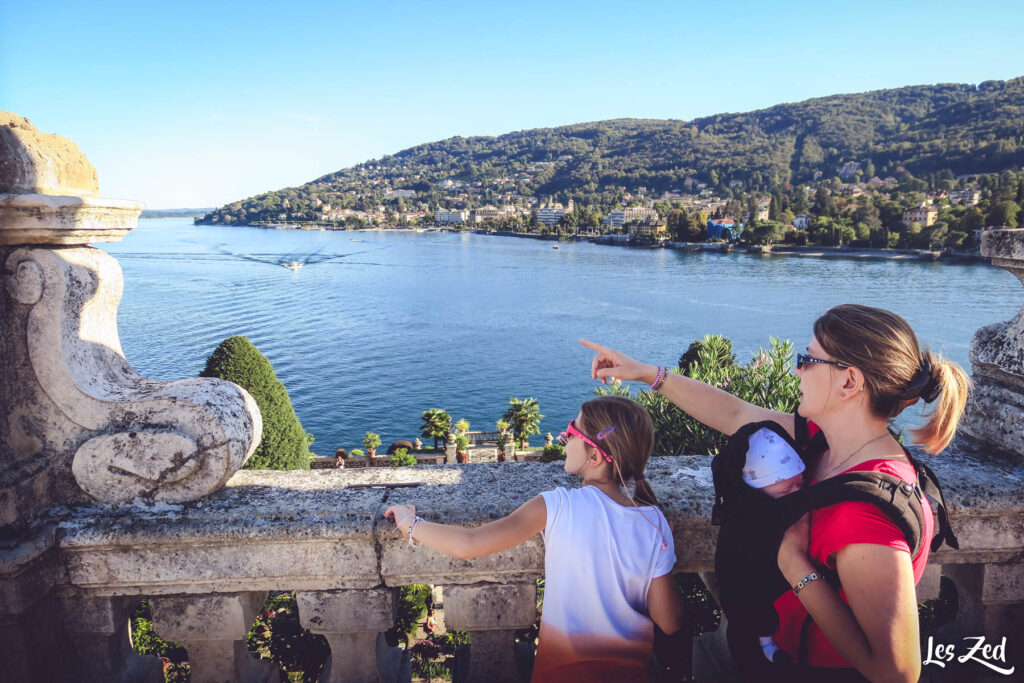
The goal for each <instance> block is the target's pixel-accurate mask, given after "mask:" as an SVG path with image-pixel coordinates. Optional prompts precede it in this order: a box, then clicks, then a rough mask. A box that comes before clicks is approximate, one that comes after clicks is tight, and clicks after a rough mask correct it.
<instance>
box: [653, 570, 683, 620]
mask: <svg viewBox="0 0 1024 683" xmlns="http://www.w3.org/2000/svg"><path fill="white" fill-rule="evenodd" d="M647 612H648V613H649V614H650V615H651V620H652V621H653V622H654V623H655V624H657V625H658V628H660V629H661V630H662V632H663V633H665V634H666V635H672V634H673V633H675V632H676V631H679V630H681V629H682V628H683V626H685V625H686V606H685V605H684V604H683V596H682V595H680V593H679V587H678V586H676V580H675V579H674V578H673V577H672V574H665V575H664V576H658V577H655V579H654V580H653V581H651V586H650V588H648V589H647Z"/></svg>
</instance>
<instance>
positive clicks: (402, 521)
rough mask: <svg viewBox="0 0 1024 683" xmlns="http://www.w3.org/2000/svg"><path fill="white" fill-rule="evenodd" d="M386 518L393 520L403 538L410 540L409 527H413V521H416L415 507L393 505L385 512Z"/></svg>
mask: <svg viewBox="0 0 1024 683" xmlns="http://www.w3.org/2000/svg"><path fill="white" fill-rule="evenodd" d="M384 516H385V517H391V518H393V519H394V520H395V526H396V527H398V530H399V531H400V532H401V534H402V537H403V538H405V540H409V527H410V526H412V520H414V519H416V506H415V505H392V506H391V507H389V508H388V509H387V510H386V511H385V512H384Z"/></svg>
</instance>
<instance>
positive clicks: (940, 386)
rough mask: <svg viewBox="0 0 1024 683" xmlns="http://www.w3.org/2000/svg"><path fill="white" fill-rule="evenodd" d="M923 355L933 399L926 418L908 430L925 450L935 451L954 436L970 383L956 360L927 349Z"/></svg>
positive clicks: (945, 444) (962, 412)
mask: <svg viewBox="0 0 1024 683" xmlns="http://www.w3.org/2000/svg"><path fill="white" fill-rule="evenodd" d="M924 358H925V360H926V361H927V362H928V363H930V365H931V368H932V376H931V382H932V383H933V384H934V387H935V390H936V392H937V396H936V397H935V400H934V402H933V404H934V407H933V408H932V409H931V410H930V411H929V412H928V413H927V418H928V422H927V423H925V424H924V426H922V427H919V428H918V429H914V430H911V434H913V436H914V443H916V444H919V445H920V446H921V447H923V448H924V449H925V450H926V451H928V452H929V453H938V452H939V451H941V450H942V449H944V448H945V447H946V446H948V445H949V442H950V441H952V440H953V437H954V436H956V427H957V423H959V422H960V418H961V417H962V416H963V414H964V408H966V406H967V397H968V395H969V394H970V392H971V386H972V383H971V378H970V377H968V376H967V373H966V372H964V369H963V368H961V367H960V366H959V365H957V364H956V363H951V362H950V361H948V360H946V359H945V358H943V357H942V356H940V355H938V354H935V353H931V352H930V351H925V352H924Z"/></svg>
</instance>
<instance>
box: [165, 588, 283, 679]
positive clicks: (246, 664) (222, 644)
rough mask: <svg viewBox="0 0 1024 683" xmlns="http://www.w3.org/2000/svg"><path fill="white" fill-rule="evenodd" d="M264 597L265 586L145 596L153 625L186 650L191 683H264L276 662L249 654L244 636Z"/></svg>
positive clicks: (274, 673)
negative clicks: (262, 588)
mask: <svg viewBox="0 0 1024 683" xmlns="http://www.w3.org/2000/svg"><path fill="white" fill-rule="evenodd" d="M266 600H267V593H266V591H262V592H251V593H233V594H231V593H228V594H220V595H205V596H203V595H185V596H168V597H162V596H161V597H156V598H151V599H150V602H149V604H150V607H151V609H152V611H153V629H154V630H155V631H156V632H157V633H158V634H159V635H160V637H161V638H163V639H164V640H169V641H175V642H180V643H181V644H182V645H184V646H185V650H186V651H187V652H188V661H189V667H190V668H191V670H192V683H228V682H234V681H238V682H239V683H262V682H264V681H265V682H266V683H270V682H271V681H274V682H275V683H276V681H277V680H278V670H277V667H276V666H274V665H273V664H271V663H270V662H261V661H259V660H257V659H255V658H253V657H252V655H250V654H249V651H248V649H246V646H245V636H246V634H247V633H248V632H249V628H250V627H251V626H252V623H253V621H255V620H256V615H257V614H258V613H259V611H260V610H261V609H262V608H263V605H264V603H265V602H266Z"/></svg>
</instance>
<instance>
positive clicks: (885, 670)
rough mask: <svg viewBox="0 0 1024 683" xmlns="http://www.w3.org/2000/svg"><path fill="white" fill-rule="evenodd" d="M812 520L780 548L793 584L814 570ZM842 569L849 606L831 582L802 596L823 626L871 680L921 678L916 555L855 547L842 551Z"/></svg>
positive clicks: (818, 583)
mask: <svg viewBox="0 0 1024 683" xmlns="http://www.w3.org/2000/svg"><path fill="white" fill-rule="evenodd" d="M806 519H807V518H806V516H805V517H804V518H803V519H802V520H801V521H800V522H797V524H794V525H793V526H792V527H790V529H789V530H788V531H787V532H786V536H785V538H784V539H783V542H782V547H781V548H780V549H779V568H780V569H781V570H782V573H783V575H784V576H785V577H786V580H787V581H789V583H790V585H795V584H796V583H797V582H798V581H800V579H802V578H803V577H805V576H807V575H808V574H810V573H811V572H812V571H814V565H813V564H812V563H811V561H810V560H809V559H808V558H807V551H806V547H807V546H806V542H807V541H806V539H807V535H806V534H807V522H806ZM801 527H802V528H801ZM797 537H802V538H797ZM801 545H802V546H803V552H802V554H801V553H800V552H799V550H800V546H801ZM836 569H838V571H839V580H840V582H841V583H842V585H843V589H844V591H845V592H846V598H847V600H848V601H849V604H846V603H845V602H843V601H842V599H841V598H840V597H839V594H838V593H836V591H835V590H834V589H833V588H832V586H831V585H829V583H828V582H827V581H822V580H817V581H812V582H811V583H809V584H807V586H806V587H804V588H803V590H801V591H800V593H799V598H800V601H801V602H802V603H803V605H804V607H805V608H806V609H807V612H808V613H809V614H810V615H811V616H812V617H813V618H814V621H815V623H816V624H817V625H818V628H820V629H821V631H822V633H824V634H825V637H826V638H828V640H829V642H830V643H832V646H833V647H835V648H836V650H837V651H838V652H839V654H840V655H842V656H843V658H844V659H846V661H848V662H849V663H850V664H852V665H853V667H854V668H855V669H857V671H859V672H860V673H862V674H863V675H864V676H866V677H867V678H868V679H869V680H872V681H916V680H918V678H919V677H920V675H921V650H920V635H919V631H918V618H917V595H916V592H915V590H914V570H913V566H912V564H911V561H910V555H909V554H908V553H906V552H903V551H901V550H897V549H895V548H890V547H888V546H882V545H874V544H869V543H855V544H851V545H848V546H846V547H844V548H843V549H842V550H840V551H839V552H838V553H836Z"/></svg>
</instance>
